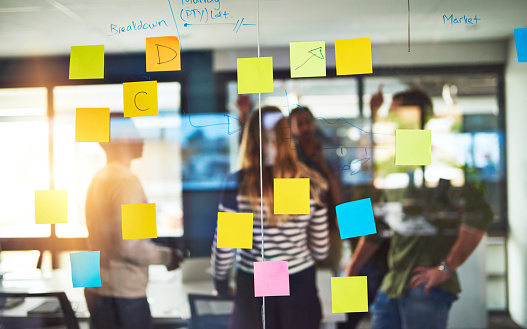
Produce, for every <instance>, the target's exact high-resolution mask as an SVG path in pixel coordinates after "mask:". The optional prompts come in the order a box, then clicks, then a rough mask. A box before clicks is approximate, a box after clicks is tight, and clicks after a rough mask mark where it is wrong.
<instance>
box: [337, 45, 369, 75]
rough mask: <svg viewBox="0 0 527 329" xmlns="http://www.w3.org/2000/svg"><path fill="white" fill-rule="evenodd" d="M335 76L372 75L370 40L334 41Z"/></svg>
mask: <svg viewBox="0 0 527 329" xmlns="http://www.w3.org/2000/svg"><path fill="white" fill-rule="evenodd" d="M335 62H336V68H337V75H352V74H366V73H372V72H373V69H372V60H371V40H370V38H360V39H343V40H335Z"/></svg>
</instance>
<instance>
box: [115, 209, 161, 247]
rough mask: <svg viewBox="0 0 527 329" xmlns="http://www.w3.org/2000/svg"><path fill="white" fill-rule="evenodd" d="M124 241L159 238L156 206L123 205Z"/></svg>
mask: <svg viewBox="0 0 527 329" xmlns="http://www.w3.org/2000/svg"><path fill="white" fill-rule="evenodd" d="M121 212H122V227H123V239H152V238H157V226H156V204H155V203H139V204H123V205H121Z"/></svg>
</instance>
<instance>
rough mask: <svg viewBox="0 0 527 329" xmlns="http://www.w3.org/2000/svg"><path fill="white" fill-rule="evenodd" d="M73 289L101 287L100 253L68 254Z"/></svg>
mask: <svg viewBox="0 0 527 329" xmlns="http://www.w3.org/2000/svg"><path fill="white" fill-rule="evenodd" d="M70 263H71V281H72V283H73V288H82V287H100V286H101V252H100V251H86V252H73V253H70Z"/></svg>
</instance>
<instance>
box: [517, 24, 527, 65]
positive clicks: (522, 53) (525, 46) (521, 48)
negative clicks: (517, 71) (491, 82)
mask: <svg viewBox="0 0 527 329" xmlns="http://www.w3.org/2000/svg"><path fill="white" fill-rule="evenodd" d="M514 40H515V41H516V54H517V55H518V62H522V63H525V62H527V28H525V29H514Z"/></svg>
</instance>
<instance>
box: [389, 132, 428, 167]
mask: <svg viewBox="0 0 527 329" xmlns="http://www.w3.org/2000/svg"><path fill="white" fill-rule="evenodd" d="M431 149H432V135H431V132H430V130H420V129H397V130H395V165H397V166H406V165H415V166H427V165H430V163H431V162H432V152H431Z"/></svg>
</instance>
